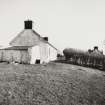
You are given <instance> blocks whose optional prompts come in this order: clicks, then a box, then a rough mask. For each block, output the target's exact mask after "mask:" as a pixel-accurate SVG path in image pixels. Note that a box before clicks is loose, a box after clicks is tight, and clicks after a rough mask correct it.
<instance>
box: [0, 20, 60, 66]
mask: <svg viewBox="0 0 105 105" xmlns="http://www.w3.org/2000/svg"><path fill="white" fill-rule="evenodd" d="M32 25H33V22H32V21H31V20H27V21H25V22H24V30H23V31H22V32H20V33H19V34H18V35H17V36H16V37H15V38H14V39H13V40H12V41H11V42H10V43H9V44H10V46H9V47H6V48H3V49H1V50H0V61H8V62H11V61H14V62H18V63H29V64H35V63H43V62H49V61H52V60H56V59H57V54H58V53H59V50H58V49H57V48H55V47H54V46H53V45H52V44H51V43H49V42H48V37H42V36H40V34H38V33H37V32H36V31H34V30H33V29H32Z"/></svg>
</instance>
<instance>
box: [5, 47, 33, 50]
mask: <svg viewBox="0 0 105 105" xmlns="http://www.w3.org/2000/svg"><path fill="white" fill-rule="evenodd" d="M29 47H31V46H12V47H7V48H3V49H4V50H28V48H29Z"/></svg>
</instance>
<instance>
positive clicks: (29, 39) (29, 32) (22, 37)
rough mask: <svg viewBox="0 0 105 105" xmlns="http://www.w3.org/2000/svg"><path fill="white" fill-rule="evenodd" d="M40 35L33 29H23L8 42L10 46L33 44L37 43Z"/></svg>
mask: <svg viewBox="0 0 105 105" xmlns="http://www.w3.org/2000/svg"><path fill="white" fill-rule="evenodd" d="M39 40H40V35H39V34H38V33H37V32H36V31H34V30H33V29H24V30H23V31H21V32H20V33H19V34H18V35H17V36H16V37H15V38H14V39H13V40H12V41H11V42H10V43H9V44H10V45H11V46H33V45H37V44H38V43H39Z"/></svg>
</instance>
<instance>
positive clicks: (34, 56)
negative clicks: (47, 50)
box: [30, 45, 40, 64]
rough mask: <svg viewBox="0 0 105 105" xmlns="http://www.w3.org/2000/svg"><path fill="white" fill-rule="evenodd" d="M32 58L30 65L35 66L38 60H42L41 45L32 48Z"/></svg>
mask: <svg viewBox="0 0 105 105" xmlns="http://www.w3.org/2000/svg"><path fill="white" fill-rule="evenodd" d="M30 56H31V60H30V64H35V62H36V59H40V46H39V45H36V46H34V47H32V48H31V51H30Z"/></svg>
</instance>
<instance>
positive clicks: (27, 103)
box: [0, 63, 105, 105]
mask: <svg viewBox="0 0 105 105" xmlns="http://www.w3.org/2000/svg"><path fill="white" fill-rule="evenodd" d="M0 105H105V73H104V72H102V71H99V70H94V69H90V68H85V67H80V66H74V65H69V64H60V63H49V64H47V65H14V64H0Z"/></svg>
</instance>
